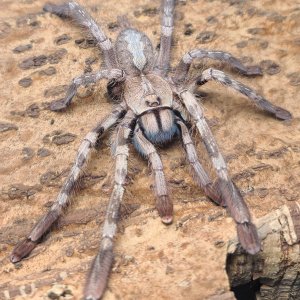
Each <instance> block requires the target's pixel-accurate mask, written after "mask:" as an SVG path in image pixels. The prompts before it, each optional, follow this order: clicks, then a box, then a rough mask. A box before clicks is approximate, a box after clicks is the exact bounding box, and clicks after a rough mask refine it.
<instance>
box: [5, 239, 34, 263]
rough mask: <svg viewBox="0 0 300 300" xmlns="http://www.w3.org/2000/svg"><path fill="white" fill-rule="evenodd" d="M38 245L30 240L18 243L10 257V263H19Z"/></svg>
mask: <svg viewBox="0 0 300 300" xmlns="http://www.w3.org/2000/svg"><path fill="white" fill-rule="evenodd" d="M36 245H37V243H35V242H32V241H31V240H30V239H25V240H23V241H21V242H20V243H18V244H17V245H16V247H15V248H14V250H13V252H12V253H11V255H10V261H11V262H12V263H17V262H19V261H20V260H22V259H23V258H24V257H26V256H28V255H29V254H30V253H31V251H32V250H33V249H34V248H35V247H36Z"/></svg>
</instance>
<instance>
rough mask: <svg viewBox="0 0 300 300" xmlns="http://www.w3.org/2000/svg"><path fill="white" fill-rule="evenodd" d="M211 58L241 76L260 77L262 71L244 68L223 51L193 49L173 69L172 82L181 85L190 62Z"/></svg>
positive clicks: (255, 67) (254, 68) (250, 67)
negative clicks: (224, 64)
mask: <svg viewBox="0 0 300 300" xmlns="http://www.w3.org/2000/svg"><path fill="white" fill-rule="evenodd" d="M197 58H200V59H203V58H211V59H214V60H219V61H222V62H225V63H227V64H228V65H229V66H231V67H233V68H234V69H235V70H237V71H238V72H240V73H242V74H243V75H247V76H253V75H262V70H261V68H260V67H258V66H249V67H247V66H245V65H243V63H242V62H241V61H240V60H238V59H237V58H235V57H234V56H232V55H231V54H230V53H227V52H223V51H211V50H205V49H194V50H191V51H189V52H187V53H185V54H184V56H183V57H182V59H181V61H180V62H179V64H178V65H177V67H176V69H175V75H174V77H173V80H174V82H175V83H177V84H178V83H182V82H184V80H185V79H186V77H187V75H188V72H189V70H190V66H191V64H192V62H193V61H194V60H195V59H197Z"/></svg>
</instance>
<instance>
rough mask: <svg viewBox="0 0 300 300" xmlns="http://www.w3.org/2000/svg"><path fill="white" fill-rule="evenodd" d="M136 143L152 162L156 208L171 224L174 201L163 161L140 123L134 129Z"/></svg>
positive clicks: (164, 221) (164, 220) (165, 220)
mask: <svg viewBox="0 0 300 300" xmlns="http://www.w3.org/2000/svg"><path fill="white" fill-rule="evenodd" d="M134 143H135V145H136V147H137V148H138V149H139V150H140V152H141V153H143V154H144V155H145V156H146V157H147V158H148V159H149V161H150V163H151V166H152V170H153V173H154V181H155V192H156V197H157V201H156V208H157V210H158V213H159V215H160V217H161V220H162V222H163V223H165V224H170V223H172V221H173V203H172V201H171V200H170V198H169V195H168V191H167V183H166V179H165V175H164V171H163V165H162V161H161V159H160V157H159V155H158V153H157V151H156V149H155V147H154V146H153V145H152V144H151V143H150V142H149V141H148V140H147V139H146V137H145V136H144V134H143V132H142V130H141V129H140V127H139V126H138V125H136V129H135V131H134Z"/></svg>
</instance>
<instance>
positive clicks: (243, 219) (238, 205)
mask: <svg viewBox="0 0 300 300" xmlns="http://www.w3.org/2000/svg"><path fill="white" fill-rule="evenodd" d="M179 96H180V97H181V99H182V100H183V102H184V104H185V106H186V108H187V110H188V112H189V113H190V114H191V116H192V117H193V119H194V121H195V122H196V126H197V128H198V130H199V132H200V134H201V137H202V139H203V142H204V144H205V146H206V149H207V152H208V154H209V156H210V157H211V159H212V163H213V166H214V168H215V169H216V171H217V174H218V177H219V180H218V187H219V189H220V192H221V195H222V198H223V200H224V202H225V203H226V206H227V209H228V210H229V212H230V214H231V216H232V218H233V219H234V221H235V222H236V225H237V233H238V237H239V241H240V243H241V245H242V247H243V248H244V249H245V250H246V251H247V252H248V253H250V254H255V253H257V252H258V251H259V250H260V241H259V238H258V234H257V229H256V227H255V225H254V224H253V223H252V222H251V217H250V213H249V210H248V207H247V205H246V203H245V201H244V199H243V198H242V195H241V194H240V192H239V190H238V189H237V187H236V186H235V185H234V183H233V182H232V181H231V179H230V177H229V174H228V171H227V166H226V163H225V161H224V158H223V156H222V155H221V153H220V151H219V147H218V145H217V143H216V140H215V138H214V136H213V134H212V132H211V130H210V128H209V127H208V124H207V122H206V120H205V118H204V115H203V111H202V109H201V107H200V105H199V104H198V103H197V100H196V99H195V97H194V95H193V94H192V93H190V92H189V91H187V90H184V91H182V92H181V93H180V95H179Z"/></svg>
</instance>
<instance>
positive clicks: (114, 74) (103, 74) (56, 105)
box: [50, 69, 124, 111]
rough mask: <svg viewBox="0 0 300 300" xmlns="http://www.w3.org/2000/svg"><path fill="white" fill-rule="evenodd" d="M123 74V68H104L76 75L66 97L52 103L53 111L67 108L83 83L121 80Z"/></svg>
mask: <svg viewBox="0 0 300 300" xmlns="http://www.w3.org/2000/svg"><path fill="white" fill-rule="evenodd" d="M123 76H124V73H123V71H122V70H119V69H112V70H102V71H99V72H97V73H93V74H84V75H81V76H79V77H76V78H74V79H73V80H72V83H71V85H70V87H69V89H68V91H67V94H66V96H65V98H63V99H60V100H55V101H52V102H51V104H50V109H51V110H52V111H62V110H64V109H66V108H67V107H68V106H69V105H70V104H71V101H72V99H73V97H74V96H75V94H76V92H77V89H78V88H79V87H80V86H81V85H86V84H91V83H96V82H97V81H99V80H101V79H104V78H106V79H118V80H121V79H122V77H123Z"/></svg>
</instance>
